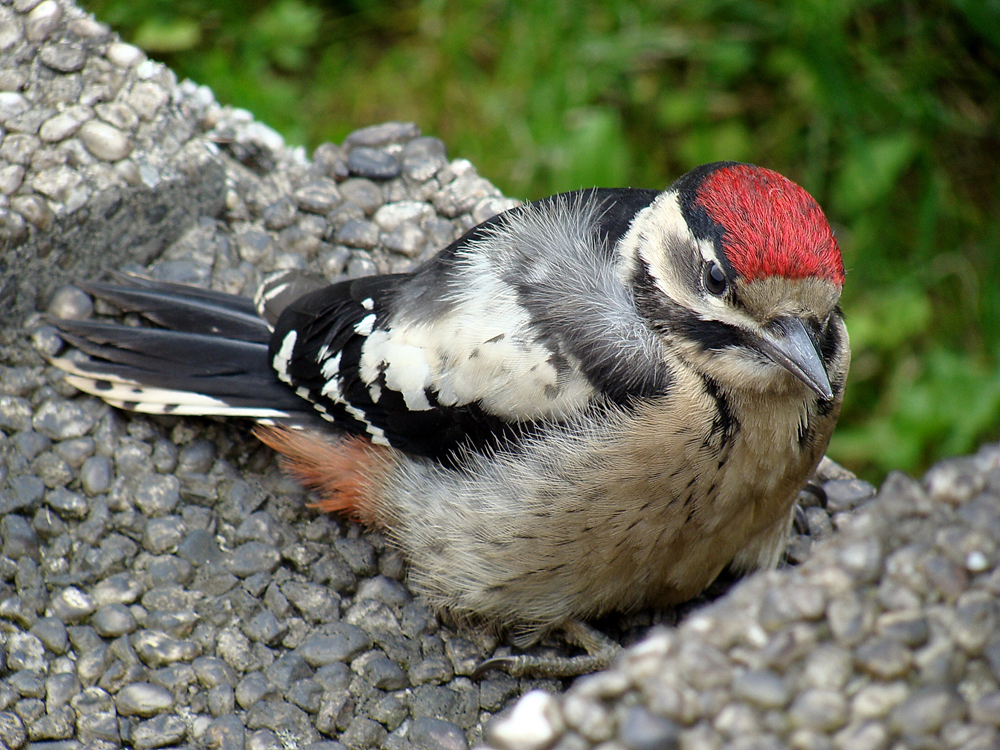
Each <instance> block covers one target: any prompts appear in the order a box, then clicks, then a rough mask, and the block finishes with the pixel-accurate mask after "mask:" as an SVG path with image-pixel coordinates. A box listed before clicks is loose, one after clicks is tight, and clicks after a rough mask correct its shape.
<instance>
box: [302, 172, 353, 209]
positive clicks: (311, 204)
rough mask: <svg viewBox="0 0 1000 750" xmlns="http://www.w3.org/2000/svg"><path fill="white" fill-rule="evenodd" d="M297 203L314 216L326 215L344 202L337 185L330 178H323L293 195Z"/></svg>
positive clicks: (304, 186)
mask: <svg viewBox="0 0 1000 750" xmlns="http://www.w3.org/2000/svg"><path fill="white" fill-rule="evenodd" d="M293 197H294V198H295V203H296V204H297V205H298V207H299V208H300V209H301V210H302V211H309V212H311V213H314V214H326V213H327V212H329V211H331V210H332V209H333V208H334V207H336V206H337V204H338V203H340V202H341V200H343V199H342V198H341V197H340V190H338V189H337V183H336V182H334V181H333V180H331V179H328V178H322V179H319V180H315V181H313V182H310V183H309V184H307V185H303V186H302V187H300V188H299V189H298V190H296V191H295V193H294V194H293Z"/></svg>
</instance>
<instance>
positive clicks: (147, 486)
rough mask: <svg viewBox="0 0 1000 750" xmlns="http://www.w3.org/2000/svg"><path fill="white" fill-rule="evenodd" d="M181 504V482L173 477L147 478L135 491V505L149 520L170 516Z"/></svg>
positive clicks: (156, 476)
mask: <svg viewBox="0 0 1000 750" xmlns="http://www.w3.org/2000/svg"><path fill="white" fill-rule="evenodd" d="M179 502H180V481H179V480H178V479H177V477H175V476H173V475H167V476H163V475H159V474H154V475H152V476H149V477H146V478H145V479H143V480H142V482H140V484H139V486H138V487H137V488H136V491H135V504H136V505H137V506H138V508H139V510H140V511H142V513H143V515H145V516H147V517H148V518H156V517H159V516H165V515H167V514H169V513H170V512H171V511H173V510H174V509H175V508H176V507H177V504H178V503H179Z"/></svg>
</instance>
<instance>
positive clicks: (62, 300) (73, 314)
mask: <svg viewBox="0 0 1000 750" xmlns="http://www.w3.org/2000/svg"><path fill="white" fill-rule="evenodd" d="M48 311H49V315H51V316H53V317H56V318H59V319H61V320H85V319H87V318H89V317H90V316H91V315H92V314H93V312H94V302H93V300H91V298H90V295H89V294H87V293H86V292H84V291H83V290H82V289H78V288H77V287H75V286H70V285H66V286H61V287H59V288H58V289H57V290H56V291H55V292H54V293H53V294H52V298H51V299H50V300H49V307H48Z"/></svg>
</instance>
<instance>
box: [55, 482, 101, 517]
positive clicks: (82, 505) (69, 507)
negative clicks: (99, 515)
mask: <svg viewBox="0 0 1000 750" xmlns="http://www.w3.org/2000/svg"><path fill="white" fill-rule="evenodd" d="M45 504H46V505H48V506H49V507H50V508H52V510H54V511H55V512H56V513H58V514H59V515H60V517H62V518H64V519H66V520H70V519H82V518H86V517H87V512H88V510H89V508H90V506H89V505H88V503H87V498H85V497H84V496H83V495H81V494H80V493H78V492H70V491H69V490H67V489H66V488H64V487H59V488H57V489H54V490H52V491H51V492H48V493H46V495H45Z"/></svg>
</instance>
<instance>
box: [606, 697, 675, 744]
mask: <svg viewBox="0 0 1000 750" xmlns="http://www.w3.org/2000/svg"><path fill="white" fill-rule="evenodd" d="M619 731H620V735H621V739H622V742H623V743H624V744H625V747H627V748H628V750H672V749H673V748H676V747H679V745H678V741H679V737H680V727H679V726H678V725H677V724H675V723H674V722H672V721H670V719H665V718H663V717H662V716H657V715H656V714H653V713H650V712H649V711H648V710H647V709H645V708H643V707H642V706H633V707H632V708H630V709H629V710H628V712H627V713H626V714H625V720H624V722H622V725H621V728H620V730H619Z"/></svg>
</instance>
